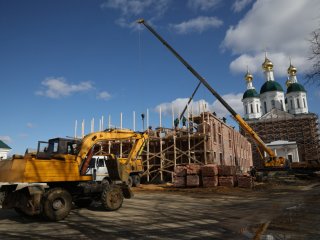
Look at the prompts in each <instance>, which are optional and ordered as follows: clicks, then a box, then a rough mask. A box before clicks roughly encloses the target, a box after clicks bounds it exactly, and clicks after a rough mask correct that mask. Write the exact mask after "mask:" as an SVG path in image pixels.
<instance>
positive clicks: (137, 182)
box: [132, 175, 141, 187]
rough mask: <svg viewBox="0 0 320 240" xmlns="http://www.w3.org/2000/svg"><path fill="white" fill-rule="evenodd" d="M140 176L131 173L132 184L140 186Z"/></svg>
mask: <svg viewBox="0 0 320 240" xmlns="http://www.w3.org/2000/svg"><path fill="white" fill-rule="evenodd" d="M140 181H141V179H140V176H139V175H133V176H132V186H134V187H139V186H140Z"/></svg>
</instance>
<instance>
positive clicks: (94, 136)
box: [76, 130, 148, 180]
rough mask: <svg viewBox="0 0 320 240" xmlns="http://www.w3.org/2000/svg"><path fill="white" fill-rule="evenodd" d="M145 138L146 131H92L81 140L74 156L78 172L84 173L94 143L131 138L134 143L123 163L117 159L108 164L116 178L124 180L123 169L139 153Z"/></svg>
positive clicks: (146, 136) (146, 135)
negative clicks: (78, 167)
mask: <svg viewBox="0 0 320 240" xmlns="http://www.w3.org/2000/svg"><path fill="white" fill-rule="evenodd" d="M147 138H148V134H147V133H137V132H133V131H130V130H110V131H103V132H94V133H91V134H88V135H86V136H85V137H84V138H83V139H82V141H81V144H80V150H79V152H78V154H77V156H76V161H77V162H78V164H79V166H80V169H79V170H80V174H81V175H85V174H86V171H87V169H88V166H89V163H90V160H91V157H92V155H93V147H94V145H95V144H96V143H98V142H101V141H115V140H119V141H121V140H132V141H134V144H133V146H132V149H131V151H130V153H129V156H128V158H127V161H126V162H125V164H121V163H120V162H119V161H118V160H116V162H115V163H112V164H111V165H110V166H112V168H114V169H110V172H113V173H114V172H117V173H118V176H119V177H118V178H120V179H121V180H126V178H127V177H126V176H125V175H124V172H125V171H124V169H125V168H126V167H127V166H128V165H129V164H130V161H131V160H132V159H135V158H136V157H137V156H138V155H139V154H140V153H141V151H142V149H143V146H144V143H145V141H146V139H147ZM115 168H116V169H115ZM115 175H117V174H115Z"/></svg>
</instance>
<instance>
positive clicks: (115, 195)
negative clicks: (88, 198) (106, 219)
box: [101, 184, 124, 211]
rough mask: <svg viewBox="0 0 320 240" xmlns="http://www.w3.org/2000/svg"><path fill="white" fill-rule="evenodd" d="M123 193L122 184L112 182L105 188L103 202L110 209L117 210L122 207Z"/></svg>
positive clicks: (102, 196)
mask: <svg viewBox="0 0 320 240" xmlns="http://www.w3.org/2000/svg"><path fill="white" fill-rule="evenodd" d="M123 198H124V197H123V193H122V190H121V188H120V186H117V185H114V184H111V185H110V186H106V187H105V188H104V189H103V192H102V195H101V203H102V205H103V206H104V207H105V209H106V210H108V211H115V210H118V209H119V208H121V206H122V203H123Z"/></svg>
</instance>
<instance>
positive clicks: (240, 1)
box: [231, 0, 252, 12]
mask: <svg viewBox="0 0 320 240" xmlns="http://www.w3.org/2000/svg"><path fill="white" fill-rule="evenodd" d="M251 2H252V0H236V1H235V2H234V3H233V4H232V7H231V9H232V11H234V12H241V11H242V10H243V9H244V8H245V7H246V6H247V5H248V4H249V3H251Z"/></svg>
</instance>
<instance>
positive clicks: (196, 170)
mask: <svg viewBox="0 0 320 240" xmlns="http://www.w3.org/2000/svg"><path fill="white" fill-rule="evenodd" d="M186 167H187V179H186V185H187V187H199V185H200V179H199V175H200V170H201V166H200V165H198V164H188V165H187V166H186Z"/></svg>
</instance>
